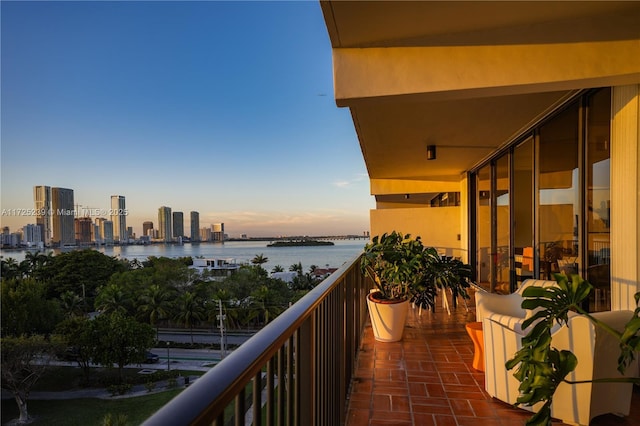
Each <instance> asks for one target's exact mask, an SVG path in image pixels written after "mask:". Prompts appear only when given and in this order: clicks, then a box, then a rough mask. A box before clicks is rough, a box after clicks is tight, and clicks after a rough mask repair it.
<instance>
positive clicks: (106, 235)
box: [101, 219, 113, 245]
mask: <svg viewBox="0 0 640 426" xmlns="http://www.w3.org/2000/svg"><path fill="white" fill-rule="evenodd" d="M101 233H102V235H103V239H104V243H105V244H107V245H110V244H113V222H112V221H110V220H106V219H105V220H104V221H103V222H102V229H101Z"/></svg>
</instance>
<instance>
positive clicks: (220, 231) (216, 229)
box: [211, 223, 224, 241]
mask: <svg viewBox="0 0 640 426" xmlns="http://www.w3.org/2000/svg"><path fill="white" fill-rule="evenodd" d="M211 234H212V237H213V241H224V223H214V224H213V225H211Z"/></svg>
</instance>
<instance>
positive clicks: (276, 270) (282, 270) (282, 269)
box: [271, 265, 284, 272]
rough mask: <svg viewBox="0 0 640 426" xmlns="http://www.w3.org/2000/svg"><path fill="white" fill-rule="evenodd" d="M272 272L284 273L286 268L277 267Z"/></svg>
mask: <svg viewBox="0 0 640 426" xmlns="http://www.w3.org/2000/svg"><path fill="white" fill-rule="evenodd" d="M271 272H284V268H283V267H282V266H281V265H276V266H274V267H273V269H272V270H271Z"/></svg>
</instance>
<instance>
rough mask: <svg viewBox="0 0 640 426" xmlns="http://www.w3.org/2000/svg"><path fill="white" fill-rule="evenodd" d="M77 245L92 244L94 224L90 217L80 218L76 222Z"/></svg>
mask: <svg viewBox="0 0 640 426" xmlns="http://www.w3.org/2000/svg"><path fill="white" fill-rule="evenodd" d="M74 225H75V234H76V243H77V244H90V243H91V231H92V230H93V222H92V221H91V218H90V217H79V218H77V219H76V220H75V221H74Z"/></svg>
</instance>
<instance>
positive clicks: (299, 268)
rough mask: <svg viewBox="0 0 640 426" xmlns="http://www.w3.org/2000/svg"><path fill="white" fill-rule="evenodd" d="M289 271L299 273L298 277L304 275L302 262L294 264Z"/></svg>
mask: <svg viewBox="0 0 640 426" xmlns="http://www.w3.org/2000/svg"><path fill="white" fill-rule="evenodd" d="M289 271H291V272H297V273H298V275H302V273H303V269H302V262H298V263H294V264H293V265H291V266H289Z"/></svg>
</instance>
